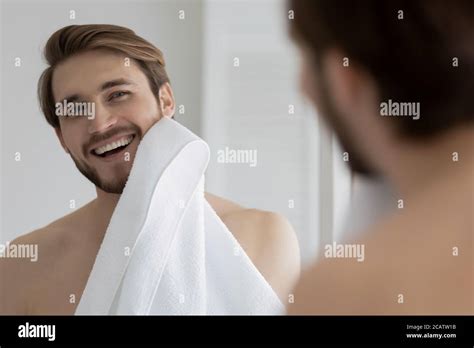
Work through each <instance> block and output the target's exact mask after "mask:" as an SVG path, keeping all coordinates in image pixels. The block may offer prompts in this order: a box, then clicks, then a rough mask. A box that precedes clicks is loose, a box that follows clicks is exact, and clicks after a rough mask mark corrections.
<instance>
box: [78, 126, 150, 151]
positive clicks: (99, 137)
mask: <svg viewBox="0 0 474 348" xmlns="http://www.w3.org/2000/svg"><path fill="white" fill-rule="evenodd" d="M120 133H135V134H136V136H138V139H141V138H142V131H141V130H140V128H139V127H138V126H136V125H130V126H117V127H114V128H112V129H110V130H108V131H105V132H104V133H99V134H94V135H92V136H91V138H90V139H89V140H88V141H87V142H86V143H85V144H84V146H83V152H84V154H87V152H88V149H90V148H91V146H92V145H94V144H96V143H98V142H100V141H104V140H107V139H110V138H112V137H113V136H115V135H117V134H120Z"/></svg>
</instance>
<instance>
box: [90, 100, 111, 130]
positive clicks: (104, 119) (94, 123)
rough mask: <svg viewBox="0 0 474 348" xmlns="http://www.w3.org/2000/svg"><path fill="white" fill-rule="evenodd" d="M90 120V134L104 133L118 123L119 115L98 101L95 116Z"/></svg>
mask: <svg viewBox="0 0 474 348" xmlns="http://www.w3.org/2000/svg"><path fill="white" fill-rule="evenodd" d="M89 122H90V124H89V134H93V133H102V132H104V131H106V130H107V129H108V128H110V127H112V126H113V125H115V124H116V123H117V117H115V116H114V114H113V113H112V112H111V111H110V110H108V109H107V108H106V107H103V106H101V105H100V104H99V103H96V104H95V116H94V118H93V119H91V120H89Z"/></svg>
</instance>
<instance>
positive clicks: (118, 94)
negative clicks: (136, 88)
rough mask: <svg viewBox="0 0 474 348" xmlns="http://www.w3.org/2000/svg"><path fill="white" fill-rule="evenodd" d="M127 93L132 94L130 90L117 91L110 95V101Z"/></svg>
mask: <svg viewBox="0 0 474 348" xmlns="http://www.w3.org/2000/svg"><path fill="white" fill-rule="evenodd" d="M127 94H130V92H125V91H119V92H115V93H113V94H112V95H111V96H110V97H109V101H110V100H113V99H117V98H121V97H123V96H125V95H127Z"/></svg>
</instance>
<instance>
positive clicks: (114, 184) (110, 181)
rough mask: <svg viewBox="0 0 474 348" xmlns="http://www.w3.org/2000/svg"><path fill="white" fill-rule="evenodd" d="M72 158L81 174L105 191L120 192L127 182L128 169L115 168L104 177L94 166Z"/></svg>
mask: <svg viewBox="0 0 474 348" xmlns="http://www.w3.org/2000/svg"><path fill="white" fill-rule="evenodd" d="M73 160H74V163H75V164H76V167H77V169H78V170H79V171H80V172H81V174H82V175H84V176H85V177H86V178H87V179H88V180H89V181H90V182H91V183H93V184H94V185H95V186H96V187H97V188H99V189H100V190H102V191H104V192H107V193H114V194H122V192H123V190H124V188H125V184H126V183H127V180H128V176H129V175H130V170H129V169H125V168H117V170H115V171H114V172H113V173H110V174H109V175H108V177H107V178H104V175H100V174H99V173H98V172H97V169H96V168H93V167H90V166H88V165H86V164H82V163H79V162H78V161H76V160H75V159H74V158H73Z"/></svg>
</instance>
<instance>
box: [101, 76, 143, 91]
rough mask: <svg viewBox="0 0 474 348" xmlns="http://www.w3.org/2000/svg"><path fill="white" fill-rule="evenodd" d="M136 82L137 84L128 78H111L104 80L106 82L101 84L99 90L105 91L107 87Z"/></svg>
mask: <svg viewBox="0 0 474 348" xmlns="http://www.w3.org/2000/svg"><path fill="white" fill-rule="evenodd" d="M134 84H135V83H133V82H132V81H129V80H127V79H116V80H111V81H107V82H104V83H103V84H102V85H101V86H100V88H99V92H102V91H105V90H106V89H108V88H112V87H115V86H121V85H134Z"/></svg>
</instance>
